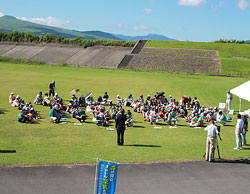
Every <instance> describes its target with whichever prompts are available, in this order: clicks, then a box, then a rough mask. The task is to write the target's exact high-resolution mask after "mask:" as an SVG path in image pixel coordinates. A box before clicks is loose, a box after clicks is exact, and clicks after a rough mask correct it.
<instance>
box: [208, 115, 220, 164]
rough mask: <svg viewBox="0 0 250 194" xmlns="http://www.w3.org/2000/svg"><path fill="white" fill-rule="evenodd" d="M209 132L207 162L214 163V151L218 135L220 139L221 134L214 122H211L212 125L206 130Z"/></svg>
mask: <svg viewBox="0 0 250 194" xmlns="http://www.w3.org/2000/svg"><path fill="white" fill-rule="evenodd" d="M205 131H207V143H206V161H209V162H213V161H214V150H215V143H216V137H217V135H218V136H219V137H220V133H219V131H218V129H217V127H216V126H215V125H214V120H213V119H212V120H211V121H210V125H208V126H207V127H206V128H205Z"/></svg>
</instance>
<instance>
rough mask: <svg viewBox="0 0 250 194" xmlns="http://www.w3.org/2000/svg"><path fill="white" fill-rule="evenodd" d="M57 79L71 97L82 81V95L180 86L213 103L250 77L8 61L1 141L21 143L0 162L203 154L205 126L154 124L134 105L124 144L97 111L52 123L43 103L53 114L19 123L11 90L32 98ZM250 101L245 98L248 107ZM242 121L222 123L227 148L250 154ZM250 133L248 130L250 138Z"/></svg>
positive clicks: (1, 70) (1, 75) (0, 96)
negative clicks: (240, 146)
mask: <svg viewBox="0 0 250 194" xmlns="http://www.w3.org/2000/svg"><path fill="white" fill-rule="evenodd" d="M53 80H55V81H56V88H57V92H58V94H59V96H61V97H62V98H63V99H64V100H69V91H71V90H72V89H75V88H79V89H80V90H81V92H80V93H79V95H80V94H81V93H83V94H86V93H88V92H92V93H93V96H94V97H95V99H96V98H97V97H98V96H99V95H103V94H104V92H105V91H107V92H108V94H109V96H110V98H111V99H113V100H114V99H115V97H116V95H117V94H120V96H121V97H122V98H125V97H127V96H128V94H130V93H132V94H133V96H134V98H137V97H139V95H140V94H141V93H142V94H144V96H146V95H147V94H150V95H153V94H155V92H157V91H165V92H166V95H167V96H168V95H169V94H172V95H173V96H174V97H175V98H176V99H178V100H179V99H180V98H181V96H182V95H189V96H191V97H192V98H193V97H194V96H197V97H198V99H199V100H200V102H201V104H202V105H205V106H208V107H210V106H218V103H219V102H224V101H225V97H226V91H227V90H228V89H231V88H234V87H236V86H237V85H239V84H241V83H244V82H245V81H247V80H248V79H246V78H223V77H213V76H201V75H185V74H168V73H150V72H133V71H120V70H108V69H94V68H93V69H91V68H79V67H63V66H47V65H44V66H43V65H40V66H39V65H22V64H7V63H0V83H1V85H0V91H1V93H0V109H1V110H3V111H4V114H0V149H1V150H16V153H3V152H0V164H54V163H93V162H95V160H94V159H90V158H88V157H94V158H95V157H98V158H102V159H106V160H110V161H118V162H146V161H173V160H193V159H195V160H196V159H198V160H200V159H202V155H203V153H204V152H205V139H206V133H205V132H204V130H203V129H191V128H189V127H188V125H187V123H186V122H184V121H183V120H180V124H181V125H184V126H178V128H177V129H170V128H169V127H168V126H166V125H160V126H161V127H162V129H154V126H152V125H150V124H149V123H146V122H144V121H143V119H142V116H141V115H140V114H137V113H134V119H135V121H136V122H135V124H134V125H135V127H134V128H129V129H128V130H127V131H126V132H125V145H126V146H123V147H118V146H117V145H116V132H115V131H107V130H106V128H105V127H97V126H96V125H95V124H94V123H93V122H92V121H91V118H92V117H91V116H90V118H89V119H88V120H87V123H86V124H83V125H82V126H74V122H75V121H74V120H73V119H72V118H69V119H67V120H68V123H67V124H65V125H60V124H52V123H50V122H49V119H48V114H49V108H48V107H43V106H39V105H36V106H35V109H36V110H38V111H39V114H40V116H41V117H42V118H43V119H45V120H44V121H39V122H38V124H21V123H18V122H17V115H18V112H19V111H18V110H17V108H13V107H11V106H10V104H9V103H8V96H9V94H10V92H14V93H15V95H17V94H18V95H20V96H21V97H22V98H23V99H24V100H25V101H29V100H31V101H33V100H34V98H35V96H36V94H37V93H38V92H40V91H42V92H43V93H45V92H47V90H48V83H49V82H51V81H53ZM238 105H239V99H238V98H237V97H234V100H233V103H232V107H233V108H234V109H235V110H237V109H238ZM249 105H250V103H248V102H245V101H244V102H243V109H247V108H249ZM162 124H163V122H162ZM234 125H235V120H234V121H233V122H231V123H229V124H228V126H226V127H223V128H222V138H223V142H220V149H221V156H222V157H223V158H250V147H248V148H247V149H245V150H242V151H235V150H233V148H234V147H235V135H234ZM249 137H250V136H249V134H248V136H247V141H248V142H250V138H249ZM133 145H138V146H133ZM140 145H145V146H140ZM150 145H152V146H150Z"/></svg>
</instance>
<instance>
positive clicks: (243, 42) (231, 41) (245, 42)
mask: <svg viewBox="0 0 250 194" xmlns="http://www.w3.org/2000/svg"><path fill="white" fill-rule="evenodd" d="M214 42H215V43H235V44H249V43H250V42H247V41H244V40H227V39H219V40H216V41H214Z"/></svg>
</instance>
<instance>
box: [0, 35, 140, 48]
mask: <svg viewBox="0 0 250 194" xmlns="http://www.w3.org/2000/svg"><path fill="white" fill-rule="evenodd" d="M0 41H1V42H18V43H19V42H28V43H56V44H66V45H79V46H82V47H83V48H87V47H91V46H96V45H101V46H122V47H133V46H134V45H135V43H136V41H125V40H108V39H98V40H91V39H81V38H80V37H76V38H65V37H63V36H57V35H53V34H49V33H47V34H45V35H36V34H32V33H24V32H17V31H14V32H0Z"/></svg>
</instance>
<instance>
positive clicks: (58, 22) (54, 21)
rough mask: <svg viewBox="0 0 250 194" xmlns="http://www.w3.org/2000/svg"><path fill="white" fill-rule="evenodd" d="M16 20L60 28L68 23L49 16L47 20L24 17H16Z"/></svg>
mask: <svg viewBox="0 0 250 194" xmlns="http://www.w3.org/2000/svg"><path fill="white" fill-rule="evenodd" d="M17 18H18V19H20V20H24V21H29V22H34V23H38V24H43V25H48V26H55V27H62V26H65V25H68V24H69V23H70V21H69V20H60V19H57V18H54V17H51V16H49V17H47V18H26V17H17Z"/></svg>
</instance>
